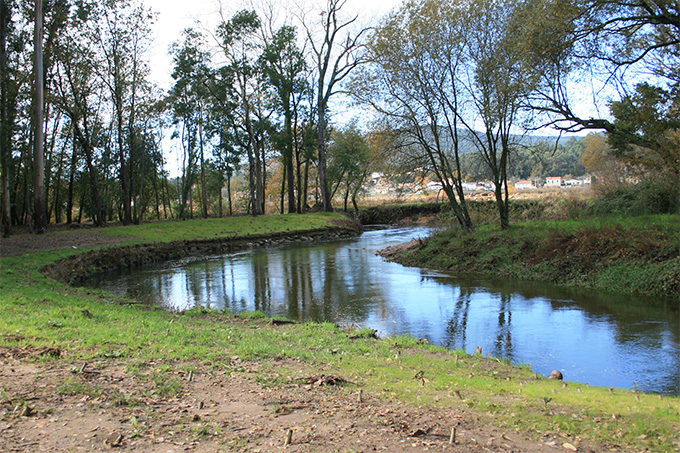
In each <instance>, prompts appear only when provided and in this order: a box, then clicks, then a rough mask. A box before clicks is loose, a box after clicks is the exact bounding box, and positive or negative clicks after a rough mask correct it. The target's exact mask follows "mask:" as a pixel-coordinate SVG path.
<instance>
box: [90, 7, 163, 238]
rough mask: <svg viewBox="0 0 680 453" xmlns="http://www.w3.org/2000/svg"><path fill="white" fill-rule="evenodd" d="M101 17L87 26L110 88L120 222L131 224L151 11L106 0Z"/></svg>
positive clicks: (140, 157)
mask: <svg viewBox="0 0 680 453" xmlns="http://www.w3.org/2000/svg"><path fill="white" fill-rule="evenodd" d="M98 7H99V8H100V9H99V11H98V16H99V17H100V20H98V21H94V22H93V23H92V25H91V28H90V34H89V36H90V39H91V40H92V41H93V42H96V43H97V44H98V52H97V55H98V58H99V61H98V64H97V68H98V71H99V73H100V77H101V78H102V81H103V82H104V83H105V85H106V86H107V88H108V90H109V94H110V98H111V101H112V104H113V120H114V122H115V129H114V132H115V138H116V152H117V159H118V165H119V167H118V175H119V179H120V183H121V190H122V196H121V204H122V207H123V218H122V221H123V224H124V225H127V224H130V223H132V221H133V215H132V199H133V196H134V187H133V182H134V180H135V175H134V172H135V168H136V162H135V157H138V159H139V160H140V161H141V160H142V159H143V157H142V156H135V149H136V147H137V144H138V143H137V142H136V137H135V132H136V124H135V121H136V119H137V108H138V102H139V97H140V96H141V92H142V89H143V88H144V83H145V77H146V75H148V67H147V65H146V62H145V61H144V60H143V58H144V54H145V52H146V50H147V49H148V46H149V43H150V36H151V30H150V28H149V26H148V25H147V24H148V23H149V22H150V21H151V20H152V19H153V14H151V12H150V11H149V10H147V9H145V8H144V7H143V6H134V7H133V6H132V5H131V4H130V2H129V1H128V0H109V1H107V2H103V3H102V4H101V5H98Z"/></svg>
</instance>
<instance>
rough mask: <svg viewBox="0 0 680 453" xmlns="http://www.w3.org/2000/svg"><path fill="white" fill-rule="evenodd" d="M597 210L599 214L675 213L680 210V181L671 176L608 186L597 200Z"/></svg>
mask: <svg viewBox="0 0 680 453" xmlns="http://www.w3.org/2000/svg"><path fill="white" fill-rule="evenodd" d="M593 210H594V212H595V214H598V215H610V214H615V215H633V216H634V215H645V214H675V213H678V212H680V183H679V182H678V180H677V178H675V177H673V176H667V177H654V178H649V179H646V180H644V181H642V182H640V183H639V184H636V185H619V186H616V187H614V188H607V189H605V190H604V191H603V192H601V195H600V196H599V197H597V198H596V199H595V203H594V206H593Z"/></svg>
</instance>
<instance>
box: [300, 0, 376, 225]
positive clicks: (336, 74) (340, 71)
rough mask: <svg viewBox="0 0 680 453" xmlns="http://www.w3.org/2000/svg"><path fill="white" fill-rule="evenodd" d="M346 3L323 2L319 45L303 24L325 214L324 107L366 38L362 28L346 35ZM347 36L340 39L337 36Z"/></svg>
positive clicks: (356, 61)
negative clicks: (310, 61) (314, 75)
mask: <svg viewBox="0 0 680 453" xmlns="http://www.w3.org/2000/svg"><path fill="white" fill-rule="evenodd" d="M345 3H346V0H327V3H326V8H325V10H324V11H323V12H322V13H321V18H322V23H321V27H322V33H321V35H322V37H321V39H320V40H319V41H317V40H316V39H314V33H313V29H312V25H311V24H305V29H306V31H307V37H308V39H309V42H310V45H311V47H312V53H313V56H314V64H315V69H316V70H317V83H316V85H317V88H316V110H317V111H316V113H317V117H318V121H317V124H316V130H317V134H318V137H319V142H318V147H319V162H318V169H319V185H320V186H321V198H322V203H323V209H324V211H326V212H330V211H332V210H333V206H332V203H331V196H330V189H329V187H328V181H327V177H326V167H327V163H326V147H327V143H326V123H327V118H326V115H327V114H328V103H329V101H330V99H331V97H332V96H333V95H335V94H337V85H338V84H339V83H341V82H342V81H343V80H344V79H346V78H347V77H348V76H349V75H350V74H351V72H352V71H353V70H354V69H355V68H357V67H358V66H359V65H360V64H362V62H363V59H362V57H361V55H360V52H361V50H362V49H363V47H364V45H363V42H362V39H363V37H364V35H365V34H366V32H367V30H368V29H366V28H363V29H361V30H359V31H357V32H356V33H354V34H352V33H350V32H349V30H350V27H351V26H352V24H354V23H355V22H356V21H357V19H358V16H353V17H352V18H350V19H347V20H343V19H341V18H340V17H339V14H340V10H341V9H342V8H343V7H344V5H345ZM345 32H347V34H346V35H345V36H344V38H343V37H342V36H340V35H341V34H344V33H345Z"/></svg>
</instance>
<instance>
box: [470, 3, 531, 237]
mask: <svg viewBox="0 0 680 453" xmlns="http://www.w3.org/2000/svg"><path fill="white" fill-rule="evenodd" d="M513 8H514V1H513V0H504V1H494V0H475V1H472V2H470V6H469V9H468V10H467V11H466V15H467V17H466V19H465V23H466V29H465V35H464V36H465V37H464V40H465V53H466V63H467V65H468V67H469V68H470V69H469V72H468V74H469V75H467V76H466V78H465V79H464V82H463V83H464V84H465V86H466V89H467V91H468V93H469V95H470V100H471V105H472V109H471V112H470V116H468V117H465V115H464V114H463V115H459V117H460V119H461V123H462V124H464V125H465V127H466V128H467V130H468V131H469V132H470V135H471V137H472V141H473V143H474V145H475V147H476V148H477V150H478V151H479V153H480V155H481V156H482V159H483V160H484V162H485V163H486V164H487V166H488V168H489V170H490V171H491V180H492V182H493V184H494V195H495V199H496V206H497V209H498V213H499V218H500V226H501V228H502V229H506V228H508V227H509V226H510V207H509V196H508V162H509V159H510V153H511V150H512V149H513V148H514V147H516V146H517V144H516V143H514V142H513V131H514V129H515V128H516V126H517V123H518V121H519V117H520V114H521V111H522V108H523V105H524V103H525V97H526V96H527V95H528V93H529V92H531V90H532V89H533V78H532V77H530V76H529V75H530V74H529V73H528V72H527V71H526V68H527V67H526V65H524V64H523V60H522V58H521V54H520V53H518V50H517V49H518V47H517V35H516V33H515V32H514V29H513V26H512V25H513V24H512V22H511V20H510V18H511V13H512V11H513ZM476 123H478V124H481V125H482V130H481V131H480V132H477V131H476V130H475V127H476Z"/></svg>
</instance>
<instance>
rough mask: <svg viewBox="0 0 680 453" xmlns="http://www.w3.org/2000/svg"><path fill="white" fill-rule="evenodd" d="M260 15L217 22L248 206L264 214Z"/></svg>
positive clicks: (249, 13) (243, 14)
mask: <svg viewBox="0 0 680 453" xmlns="http://www.w3.org/2000/svg"><path fill="white" fill-rule="evenodd" d="M259 28H260V19H259V17H258V15H257V13H256V12H255V11H248V10H243V11H240V12H238V13H236V14H235V15H234V16H233V17H232V18H231V19H230V20H228V21H223V22H222V23H220V25H219V26H218V30H217V34H218V36H219V38H220V39H221V42H220V46H221V48H222V51H223V52H224V55H225V57H226V58H227V64H226V65H225V66H224V68H223V69H222V72H223V73H224V78H225V79H229V80H231V81H232V86H233V90H232V92H231V95H232V97H233V99H234V102H235V105H236V107H237V109H236V110H235V111H234V117H233V118H234V121H233V122H232V127H233V129H234V137H235V138H236V140H237V141H238V142H239V146H241V147H242V148H243V149H245V151H246V155H247V157H248V164H249V168H248V183H249V188H250V203H249V206H250V209H251V212H252V214H253V215H261V214H264V185H265V181H264V159H263V156H262V154H261V148H260V146H261V144H262V138H261V137H260V136H258V133H259V132H261V130H258V129H257V128H256V124H255V121H254V116H255V113H256V112H255V110H256V105H255V99H256V97H257V95H258V94H259V90H258V89H259V82H258V80H257V76H258V74H257V63H256V56H255V55H256V51H257V43H256V32H257V31H258V29H259Z"/></svg>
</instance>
